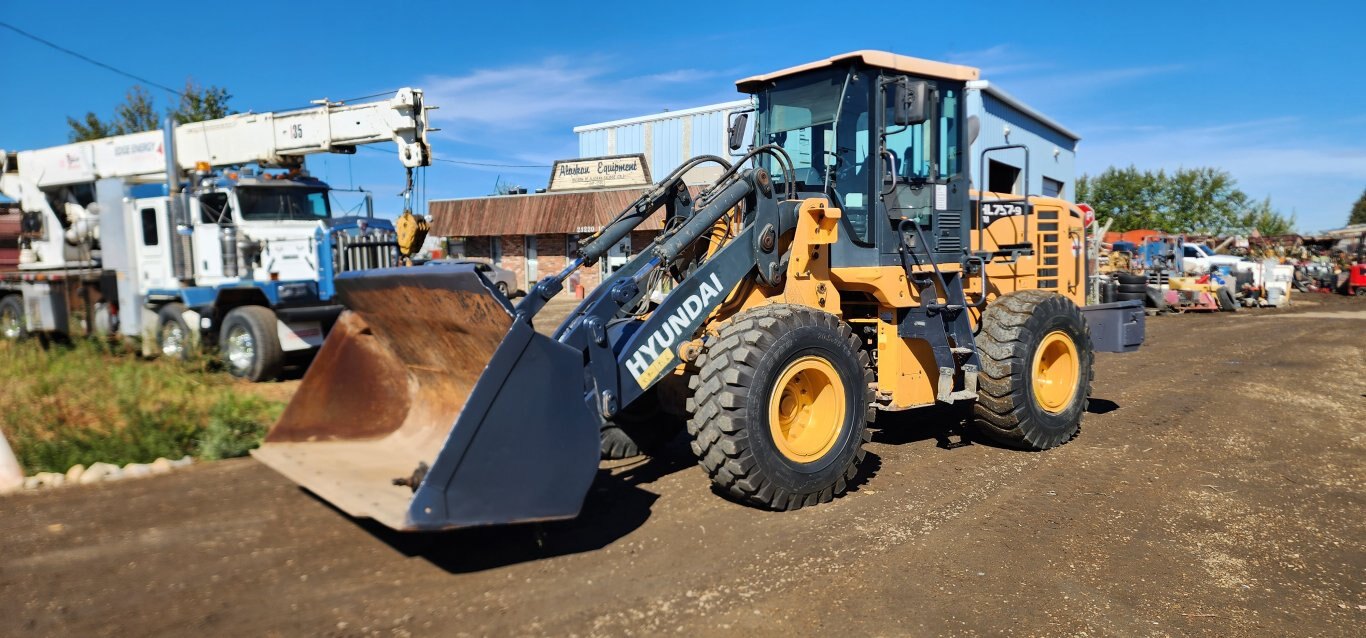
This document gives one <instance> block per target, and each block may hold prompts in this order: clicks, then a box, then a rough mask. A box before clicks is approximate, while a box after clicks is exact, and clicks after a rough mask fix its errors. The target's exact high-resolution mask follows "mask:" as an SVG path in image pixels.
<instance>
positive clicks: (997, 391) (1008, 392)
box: [973, 290, 1095, 450]
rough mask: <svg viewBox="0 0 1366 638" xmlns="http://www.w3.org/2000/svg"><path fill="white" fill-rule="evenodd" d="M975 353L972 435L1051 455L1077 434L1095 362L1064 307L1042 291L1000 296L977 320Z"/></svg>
mask: <svg viewBox="0 0 1366 638" xmlns="http://www.w3.org/2000/svg"><path fill="white" fill-rule="evenodd" d="M977 350H978V352H979V353H980V354H981V359H982V370H981V375H980V376H979V377H978V381H977V402H976V404H975V405H974V406H973V417H974V418H973V422H974V425H975V426H976V429H977V431H978V432H979V433H981V434H983V435H985V436H986V437H987V438H989V439H991V440H993V441H995V442H997V443H1000V444H1002V445H1006V446H1009V447H1014V448H1020V449H1025V450H1046V449H1049V448H1052V447H1057V446H1059V445H1062V444H1063V443H1066V442H1067V441H1069V440H1071V438H1072V437H1073V436H1075V435H1076V434H1077V431H1078V430H1079V429H1080V428H1081V418H1082V415H1083V414H1084V413H1085V412H1086V401H1087V397H1089V396H1090V395H1091V379H1092V370H1091V367H1092V363H1093V361H1094V359H1095V354H1094V353H1093V352H1092V350H1091V336H1090V333H1089V332H1088V330H1087V327H1086V319H1085V318H1084V317H1083V316H1082V314H1081V309H1080V308H1078V307H1077V305H1076V304H1074V303H1072V300H1070V299H1068V298H1066V297H1063V296H1062V295H1059V294H1057V293H1053V292H1046V291H1042V290H1025V291H1020V292H1014V293H1010V294H1007V295H1003V296H1002V297H1001V298H1000V299H997V300H996V301H995V302H993V303H992V304H991V305H990V306H988V307H987V309H986V312H985V313H983V315H982V323H981V331H980V334H979V335H978V337H977Z"/></svg>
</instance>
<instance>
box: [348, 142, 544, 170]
mask: <svg viewBox="0 0 1366 638" xmlns="http://www.w3.org/2000/svg"><path fill="white" fill-rule="evenodd" d="M360 148H363V149H365V150H367V151H378V152H380V153H391V154H394V155H398V151H395V150H393V149H388V148H378V147H374V146H362V147H360ZM432 161H433V162H445V163H447V164H461V165H464V166H492V167H494V168H550V165H549V164H494V163H490V162H464V161H461V160H453V159H446V158H444V157H433V158H432Z"/></svg>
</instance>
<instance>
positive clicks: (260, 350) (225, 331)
mask: <svg viewBox="0 0 1366 638" xmlns="http://www.w3.org/2000/svg"><path fill="white" fill-rule="evenodd" d="M218 347H219V348H220V349H221V350H222V351H223V364H224V365H226V366H227V368H228V373H229V374H231V375H232V376H234V377H240V378H243V379H246V380H248V381H268V380H270V379H274V378H275V377H277V376H279V375H280V368H281V366H282V365H283V363H284V359H285V357H284V352H283V351H282V350H280V333H279V329H278V327H277V326H276V319H275V313H274V312H272V311H271V310H270V308H266V307H263V306H241V307H238V308H234V309H233V310H232V311H231V312H229V313H228V316H227V317H224V318H223V328H222V330H221V332H220V333H219V337H218Z"/></svg>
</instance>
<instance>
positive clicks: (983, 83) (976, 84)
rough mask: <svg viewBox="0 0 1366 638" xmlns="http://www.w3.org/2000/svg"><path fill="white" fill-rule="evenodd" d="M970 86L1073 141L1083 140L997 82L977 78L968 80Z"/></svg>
mask: <svg viewBox="0 0 1366 638" xmlns="http://www.w3.org/2000/svg"><path fill="white" fill-rule="evenodd" d="M968 88H969V89H977V90H979V91H986V92H987V95H990V96H991V97H994V98H996V99H998V100H1000V101H1002V102H1005V103H1006V104H1008V105H1010V106H1012V107H1014V108H1015V109H1017V110H1018V111H1020V112H1021V113H1024V114H1025V116H1027V117H1031V118H1034V119H1035V120H1038V121H1039V123H1040V124H1043V125H1044V126H1047V127H1048V128H1051V129H1053V130H1055V131H1057V132H1059V133H1062V134H1063V135H1066V136H1067V137H1070V138H1072V140H1073V141H1081V136H1080V135H1077V134H1076V133H1073V132H1072V131H1071V130H1070V129H1068V128H1067V127H1065V126H1063V125H1061V124H1059V123H1058V122H1057V120H1054V119H1053V118H1051V117H1048V116H1047V115H1044V114H1043V113H1040V112H1038V111H1036V110H1034V107H1031V106H1030V105H1028V104H1025V103H1024V102H1021V101H1020V100H1019V99H1018V98H1016V97H1015V96H1013V95H1011V94H1009V93H1006V92H1005V90H1004V89H1002V88H1001V87H998V86H996V85H995V84H992V83H991V82H988V81H987V80H975V81H973V82H968Z"/></svg>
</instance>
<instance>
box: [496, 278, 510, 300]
mask: <svg viewBox="0 0 1366 638" xmlns="http://www.w3.org/2000/svg"><path fill="white" fill-rule="evenodd" d="M493 287H495V288H497V289H498V292H500V293H502V295H503V296H504V297H508V295H510V294H512V291H511V290H508V285H507V284H506V283H504V282H501V281H500V282H498V283H496V284H493ZM508 298H509V299H511V297H508Z"/></svg>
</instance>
